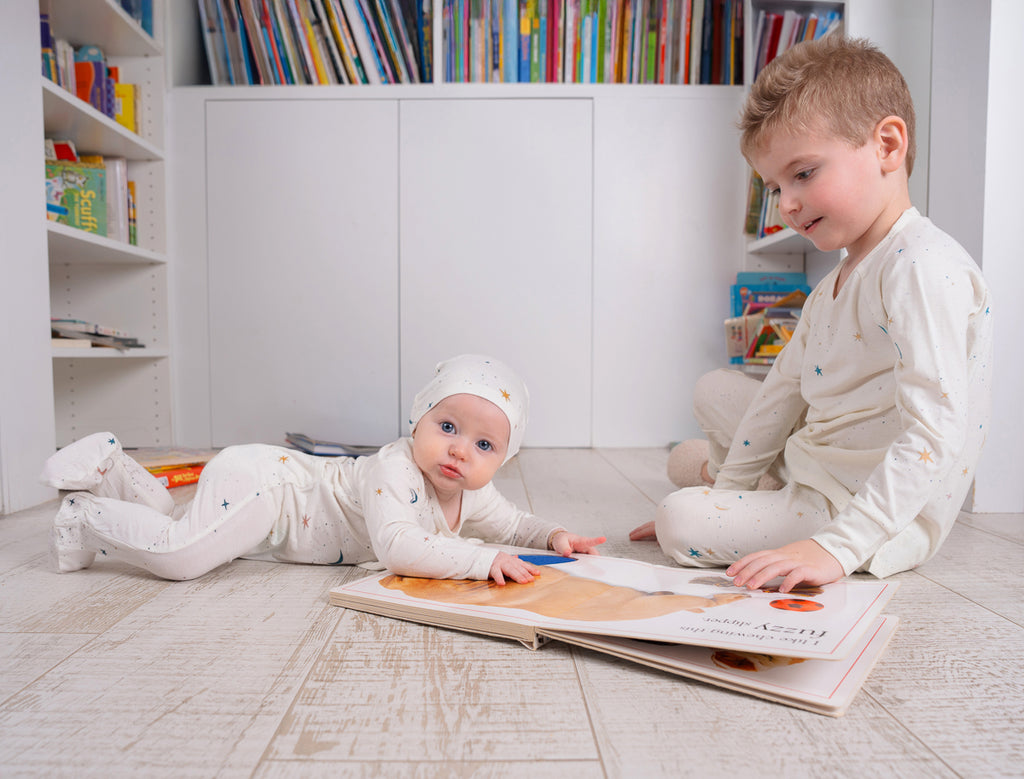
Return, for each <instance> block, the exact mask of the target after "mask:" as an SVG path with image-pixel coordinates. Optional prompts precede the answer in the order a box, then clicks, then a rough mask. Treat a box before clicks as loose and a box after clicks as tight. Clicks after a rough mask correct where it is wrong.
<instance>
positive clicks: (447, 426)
mask: <svg viewBox="0 0 1024 779" xmlns="http://www.w3.org/2000/svg"><path fill="white" fill-rule="evenodd" d="M441 429H442V430H443V431H444V432H446V433H454V432H455V425H453V424H452V423H451V422H442V423H441Z"/></svg>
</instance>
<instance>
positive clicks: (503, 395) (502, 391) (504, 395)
mask: <svg viewBox="0 0 1024 779" xmlns="http://www.w3.org/2000/svg"><path fill="white" fill-rule="evenodd" d="M501 396H502V397H503V398H505V400H511V398H512V396H511V395H510V394H509V392H508V390H501Z"/></svg>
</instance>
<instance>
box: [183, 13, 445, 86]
mask: <svg viewBox="0 0 1024 779" xmlns="http://www.w3.org/2000/svg"><path fill="white" fill-rule="evenodd" d="M197 2H198V4H199V15H200V20H201V23H202V26H203V32H204V35H203V37H204V42H205V46H206V58H207V64H208V65H209V68H210V79H211V82H212V83H213V84H215V85H228V84H268V85H269V84H397V83H401V84H415V83H419V82H421V81H430V80H431V72H430V2H431V0H197Z"/></svg>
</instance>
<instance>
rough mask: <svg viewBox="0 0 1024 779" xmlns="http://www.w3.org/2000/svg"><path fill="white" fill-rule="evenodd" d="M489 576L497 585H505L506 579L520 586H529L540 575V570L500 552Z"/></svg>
mask: <svg viewBox="0 0 1024 779" xmlns="http://www.w3.org/2000/svg"><path fill="white" fill-rule="evenodd" d="M488 575H489V576H490V578H492V579H494V583H495V584H500V585H504V584H505V579H506V578H508V579H510V580H511V581H514V582H518V583H519V584H529V583H530V582H532V581H533V577H534V576H539V575H540V568H538V567H537V566H535V565H533V564H532V563H528V562H526V561H525V560H520V559H519V558H518V557H513V556H512V555H510V554H508V553H506V552H498V554H497V556H495V558H494V562H492V563H491V570H490V573H489V574H488Z"/></svg>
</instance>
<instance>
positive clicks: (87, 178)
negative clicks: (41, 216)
mask: <svg viewBox="0 0 1024 779" xmlns="http://www.w3.org/2000/svg"><path fill="white" fill-rule="evenodd" d="M46 217H47V219H49V220H50V221H53V222H60V223H61V224H66V225H68V226H70V227H77V228H78V229H79V230H85V231H86V232H90V233H98V234H99V235H104V236H105V235H106V234H107V173H106V169H105V168H104V166H103V165H102V164H100V165H96V164H86V163H81V162H52V161H48V162H47V163H46Z"/></svg>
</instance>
